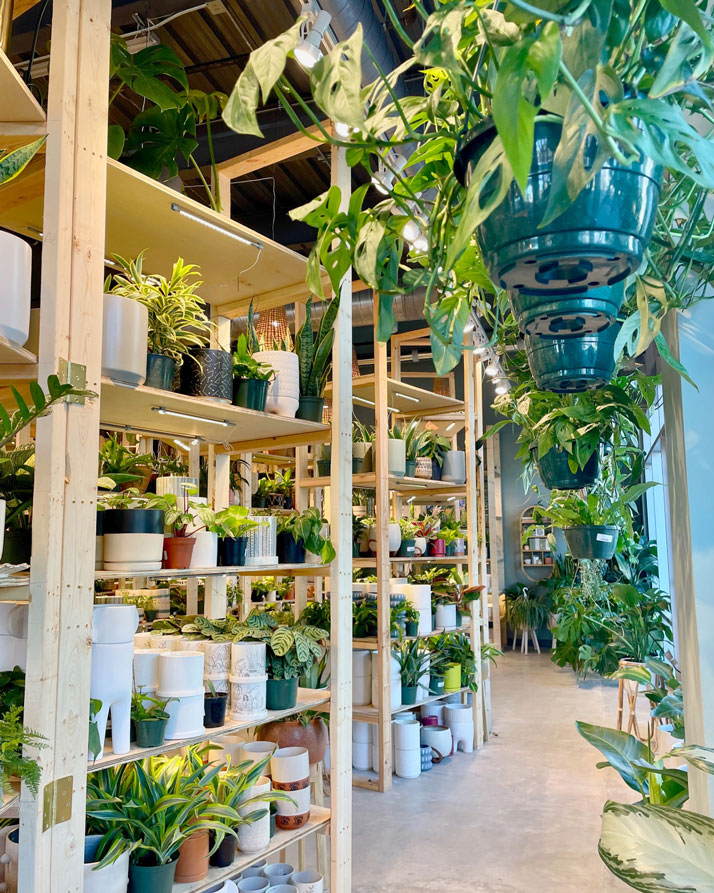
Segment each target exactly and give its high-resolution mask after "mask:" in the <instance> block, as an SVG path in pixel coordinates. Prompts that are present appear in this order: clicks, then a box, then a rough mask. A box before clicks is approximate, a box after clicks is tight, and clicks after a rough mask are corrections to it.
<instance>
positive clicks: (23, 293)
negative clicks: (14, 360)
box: [0, 232, 32, 347]
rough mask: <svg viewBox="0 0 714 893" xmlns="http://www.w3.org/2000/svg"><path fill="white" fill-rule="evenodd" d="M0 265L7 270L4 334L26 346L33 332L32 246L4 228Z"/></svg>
mask: <svg viewBox="0 0 714 893" xmlns="http://www.w3.org/2000/svg"><path fill="white" fill-rule="evenodd" d="M0 267H1V268H2V271H3V299H2V315H1V316H0V334H2V335H3V336H4V337H5V338H7V340H8V341H11V342H12V343H13V344H16V345H17V346H18V347H22V346H23V345H24V344H25V342H26V341H27V338H28V336H29V334H30V296H31V287H32V249H31V248H30V246H29V244H28V243H27V242H26V241H25V240H24V239H21V238H20V237H19V236H15V235H13V234H12V233H6V232H0Z"/></svg>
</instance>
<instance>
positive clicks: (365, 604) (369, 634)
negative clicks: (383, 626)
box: [352, 599, 377, 639]
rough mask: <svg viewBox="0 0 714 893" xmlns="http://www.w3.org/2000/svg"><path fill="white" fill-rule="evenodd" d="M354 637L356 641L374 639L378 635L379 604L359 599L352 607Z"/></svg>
mask: <svg viewBox="0 0 714 893" xmlns="http://www.w3.org/2000/svg"><path fill="white" fill-rule="evenodd" d="M352 635H353V637H354V638H355V639H373V638H374V637H375V636H376V635H377V602H376V601H375V600H368V599H359V600H358V601H355V602H354V603H353V605H352Z"/></svg>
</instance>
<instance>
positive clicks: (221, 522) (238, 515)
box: [208, 505, 267, 539]
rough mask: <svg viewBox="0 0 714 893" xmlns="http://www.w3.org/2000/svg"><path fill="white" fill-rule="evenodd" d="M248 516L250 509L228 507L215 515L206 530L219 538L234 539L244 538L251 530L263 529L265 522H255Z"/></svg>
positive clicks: (239, 506) (236, 506)
mask: <svg viewBox="0 0 714 893" xmlns="http://www.w3.org/2000/svg"><path fill="white" fill-rule="evenodd" d="M249 516H250V509H248V508H246V507H245V506H242V505H229V506H228V507H227V508H224V509H221V510H220V511H218V512H216V513H215V516H214V518H213V523H212V524H211V525H210V527H209V528H208V529H210V530H211V531H212V532H214V533H217V534H218V535H219V536H227V537H233V538H234V539H236V538H238V537H240V536H245V535H246V534H247V533H250V531H251V530H256V529H257V528H258V527H265V525H266V524H267V521H255V520H254V519H253V518H251V517H249Z"/></svg>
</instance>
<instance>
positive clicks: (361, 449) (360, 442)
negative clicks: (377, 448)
mask: <svg viewBox="0 0 714 893" xmlns="http://www.w3.org/2000/svg"><path fill="white" fill-rule="evenodd" d="M373 442H374V429H373V428H370V427H368V426H367V425H364V424H363V423H362V422H360V420H359V419H353V421H352V471H353V473H354V474H358V473H359V472H360V471H370V470H371V464H372V463H371V461H370V462H369V464H368V462H367V459H368V457H370V460H371V455H370V454H371V451H372V443H373ZM355 459H357V460H358V467H357V470H355V465H354V460H355ZM360 459H361V460H362V463H361V467H359V460H360Z"/></svg>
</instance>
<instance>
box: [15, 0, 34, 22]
mask: <svg viewBox="0 0 714 893" xmlns="http://www.w3.org/2000/svg"><path fill="white" fill-rule="evenodd" d="M39 2H40V0H15V2H14V4H13V7H12V18H13V20H14V19H19V18H20V16H21V15H24V14H25V13H26V12H28V11H29V10H30V9H32V7H33V6H37V4H38V3H39Z"/></svg>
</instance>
